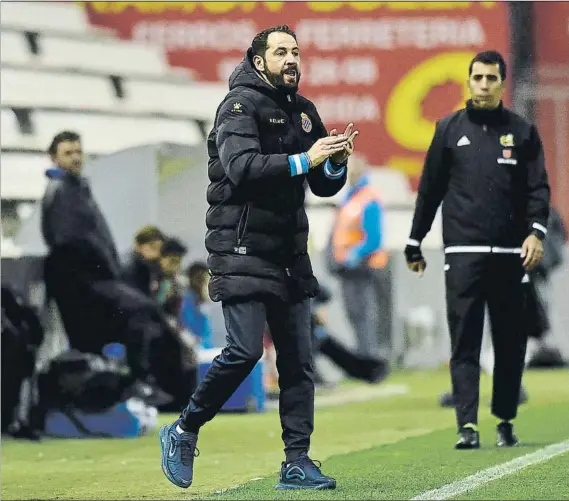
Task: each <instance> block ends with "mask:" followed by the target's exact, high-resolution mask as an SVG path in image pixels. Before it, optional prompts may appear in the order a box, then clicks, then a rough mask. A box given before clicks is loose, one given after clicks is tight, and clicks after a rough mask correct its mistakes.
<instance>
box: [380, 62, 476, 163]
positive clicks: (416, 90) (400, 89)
mask: <svg viewBox="0 0 569 501" xmlns="http://www.w3.org/2000/svg"><path fill="white" fill-rule="evenodd" d="M475 55H476V54H475V53H473V52H448V53H444V54H439V55H437V56H434V57H431V58H430V59H427V60H426V61H423V62H422V63H421V64H418V65H417V66H415V67H413V68H412V69H411V70H410V71H408V72H407V73H406V74H405V75H404V76H403V77H402V78H401V80H399V82H398V83H397V85H395V87H394V88H393V90H392V91H391V94H390V95H389V98H388V100H387V103H386V106H385V127H386V129H387V132H388V133H389V135H390V136H391V137H392V138H393V140H394V141H395V142H396V143H397V144H398V145H400V146H402V147H403V148H406V149H408V150H411V151H417V152H425V151H427V149H428V147H429V144H430V143H431V139H432V138H433V133H434V131H435V123H434V122H432V121H431V120H428V119H426V118H425V117H424V116H423V112H422V103H423V101H424V100H425V98H426V97H427V95H428V94H429V92H431V90H432V89H433V88H435V87H436V86H437V85H442V84H445V83H448V82H456V83H457V84H459V85H460V86H461V87H462V88H463V93H464V94H463V96H464V101H465V100H466V99H468V97H469V94H468V88H467V87H466V75H467V74H468V63H469V62H470V60H471V59H472V58H473V57H474V56H475ZM460 106H463V103H460ZM457 107H458V105H457ZM441 118H442V117H441Z"/></svg>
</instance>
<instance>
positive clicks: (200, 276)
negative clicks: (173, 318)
mask: <svg viewBox="0 0 569 501" xmlns="http://www.w3.org/2000/svg"><path fill="white" fill-rule="evenodd" d="M186 278H187V280H188V287H187V289H186V292H185V294H184V297H183V300H182V308H181V311H180V321H181V323H182V325H183V327H184V328H185V329H187V330H189V331H191V332H192V333H193V334H194V336H196V337H197V338H198V341H199V343H200V347H201V348H204V349H209V348H213V347H214V346H213V342H212V330H211V324H210V321H209V318H208V316H207V315H206V313H205V312H204V311H203V309H202V305H203V304H204V303H205V302H206V301H207V300H208V297H209V296H208V284H209V278H210V276H209V271H208V269H207V265H206V264H205V263H202V262H200V261H196V262H195V263H192V264H191V265H190V266H189V267H188V268H187V270H186Z"/></svg>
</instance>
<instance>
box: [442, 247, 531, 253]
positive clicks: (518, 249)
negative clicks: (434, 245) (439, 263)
mask: <svg viewBox="0 0 569 501" xmlns="http://www.w3.org/2000/svg"><path fill="white" fill-rule="evenodd" d="M477 252H479V253H486V254H488V253H494V254H521V253H522V248H521V247H491V246H490V245H449V246H448V247H446V248H445V254H461V253H477Z"/></svg>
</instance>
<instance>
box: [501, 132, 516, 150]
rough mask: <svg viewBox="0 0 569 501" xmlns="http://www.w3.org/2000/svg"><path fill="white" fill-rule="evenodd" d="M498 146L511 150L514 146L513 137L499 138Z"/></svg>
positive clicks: (509, 135) (511, 135)
mask: <svg viewBox="0 0 569 501" xmlns="http://www.w3.org/2000/svg"><path fill="white" fill-rule="evenodd" d="M500 144H501V145H502V146H504V147H505V148H512V147H513V146H514V135H513V134H506V135H505V136H500Z"/></svg>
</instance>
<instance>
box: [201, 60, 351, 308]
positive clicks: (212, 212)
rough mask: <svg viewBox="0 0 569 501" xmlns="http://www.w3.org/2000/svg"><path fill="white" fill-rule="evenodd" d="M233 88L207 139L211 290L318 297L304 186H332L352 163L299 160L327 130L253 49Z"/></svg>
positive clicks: (322, 192)
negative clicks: (258, 64) (255, 60)
mask: <svg viewBox="0 0 569 501" xmlns="http://www.w3.org/2000/svg"><path fill="white" fill-rule="evenodd" d="M229 88H230V91H229V93H228V94H227V96H226V97H225V99H224V100H223V102H222V103H221V105H220V106H219V108H218V110H217V114H216V118H215V123H214V127H213V129H212V131H211V133H210V135H209V137H208V142H207V145H208V154H209V165H208V175H209V179H210V185H209V187H208V190H207V201H208V203H209V206H210V207H209V210H208V212H207V216H206V224H207V229H208V231H207V234H206V238H205V244H206V248H207V250H208V251H209V258H208V267H209V269H210V273H211V275H212V278H211V281H210V285H209V292H210V296H211V299H212V300H213V301H227V300H230V299H234V298H245V297H251V296H255V295H259V294H270V295H274V296H277V297H280V298H281V299H284V300H288V299H291V298H292V299H295V298H298V299H299V298H302V297H312V296H314V295H315V294H316V292H317V290H318V283H317V281H316V279H315V278H314V275H313V273H312V266H311V264H310V259H309V257H308V253H307V239H308V219H307V217H306V212H305V210H304V192H305V188H304V185H305V182H308V185H309V187H310V189H311V190H312V191H313V193H314V194H315V195H317V196H321V197H329V196H332V195H335V194H336V193H337V192H338V191H339V190H340V189H341V188H342V187H343V186H344V184H345V182H346V172H345V171H346V169H345V168H342V167H341V166H335V165H330V164H329V163H327V164H322V165H320V166H318V167H316V168H314V169H312V170H310V171H309V172H305V170H306V169H301V165H300V162H299V156H298V154H300V153H304V152H306V151H308V150H309V149H310V147H311V146H312V145H313V144H314V143H315V142H316V141H317V140H318V139H319V138H321V137H324V136H326V135H327V132H326V129H325V127H324V125H323V124H322V121H321V119H320V117H319V115H318V112H317V111H316V108H315V106H314V104H312V103H311V102H310V101H308V100H307V99H305V98H304V97H302V96H299V95H297V94H295V93H286V92H285V91H284V90H282V89H275V88H273V87H272V86H270V85H269V84H268V83H266V82H265V80H264V79H263V78H262V77H261V76H260V74H259V73H258V72H257V71H256V70H255V68H254V67H253V64H252V56H251V51H250V50H249V51H248V53H247V54H246V56H245V58H244V60H243V61H242V62H241V63H240V64H239V65H238V66H237V67H236V69H235V71H234V72H233V74H232V75H231V77H230V79H229Z"/></svg>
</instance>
